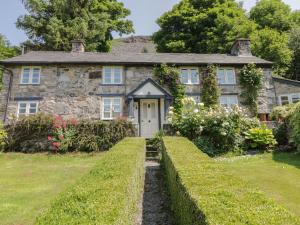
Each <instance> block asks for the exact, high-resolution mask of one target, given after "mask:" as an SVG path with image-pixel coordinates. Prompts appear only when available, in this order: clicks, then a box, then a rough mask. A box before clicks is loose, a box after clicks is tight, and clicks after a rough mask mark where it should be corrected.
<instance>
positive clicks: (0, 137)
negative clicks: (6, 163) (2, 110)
mask: <svg viewBox="0 0 300 225" xmlns="http://www.w3.org/2000/svg"><path fill="white" fill-rule="evenodd" d="M6 139H7V133H6V131H5V130H4V128H3V125H2V124H1V123H0V151H3V150H4V147H5V145H6Z"/></svg>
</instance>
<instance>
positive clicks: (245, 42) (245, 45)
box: [231, 38, 252, 56]
mask: <svg viewBox="0 0 300 225" xmlns="http://www.w3.org/2000/svg"><path fill="white" fill-rule="evenodd" d="M250 45H251V43H250V39H246V38H239V39H237V40H236V41H235V42H234V44H233V45H232V48H231V55H234V56H252V53H251V46H250Z"/></svg>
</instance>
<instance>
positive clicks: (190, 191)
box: [163, 137, 300, 225]
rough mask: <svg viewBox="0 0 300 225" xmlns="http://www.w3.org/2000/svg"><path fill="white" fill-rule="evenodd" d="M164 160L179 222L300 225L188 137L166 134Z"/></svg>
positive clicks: (295, 219)
mask: <svg viewBox="0 0 300 225" xmlns="http://www.w3.org/2000/svg"><path fill="white" fill-rule="evenodd" d="M163 143H164V150H163V161H164V167H165V170H166V177H167V178H166V179H167V185H168V188H169V191H170V194H171V203H172V208H173V210H174V214H175V217H176V221H178V223H177V224H180V225H198V224H224V225H225V224H300V221H299V219H298V218H296V217H295V216H294V215H292V214H291V213H290V212H288V211H287V210H286V209H284V208H283V207H281V206H279V205H277V204H276V203H275V202H274V201H273V200H271V199H269V198H267V197H266V196H265V195H264V194H263V193H262V192H260V191H258V190H257V189H255V188H254V187H251V186H250V185H249V184H248V183H246V182H244V181H243V180H241V179H239V178H236V177H234V176H232V175H231V174H230V173H228V172H227V171H226V169H225V168H224V167H223V166H222V165H219V164H216V163H215V162H214V161H213V160H211V159H210V158H209V157H208V156H207V155H206V154H204V153H202V152H201V151H199V150H198V149H197V147H196V146H195V145H194V144H193V143H192V142H190V141H188V140H187V139H186V138H181V137H164V138H163Z"/></svg>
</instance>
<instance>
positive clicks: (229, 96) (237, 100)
mask: <svg viewBox="0 0 300 225" xmlns="http://www.w3.org/2000/svg"><path fill="white" fill-rule="evenodd" d="M232 97H234V98H235V100H236V103H237V104H234V105H228V106H227V107H229V108H230V107H232V106H238V105H239V98H238V96H237V95H221V96H220V105H221V106H222V105H223V104H221V103H222V102H221V99H222V98H232ZM227 102H228V100H227ZM224 107H226V106H224Z"/></svg>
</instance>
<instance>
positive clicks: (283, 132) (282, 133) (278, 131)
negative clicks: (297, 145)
mask: <svg viewBox="0 0 300 225" xmlns="http://www.w3.org/2000/svg"><path fill="white" fill-rule="evenodd" d="M273 133H274V137H275V139H276V141H277V143H278V145H288V144H289V138H288V133H289V131H288V127H287V124H286V123H279V124H278V126H277V127H276V128H274V130H273Z"/></svg>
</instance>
